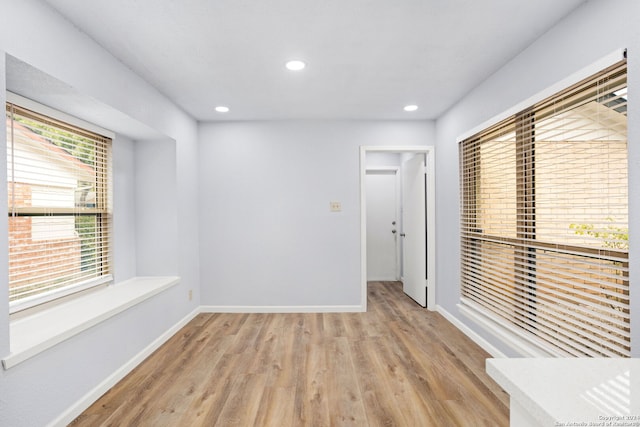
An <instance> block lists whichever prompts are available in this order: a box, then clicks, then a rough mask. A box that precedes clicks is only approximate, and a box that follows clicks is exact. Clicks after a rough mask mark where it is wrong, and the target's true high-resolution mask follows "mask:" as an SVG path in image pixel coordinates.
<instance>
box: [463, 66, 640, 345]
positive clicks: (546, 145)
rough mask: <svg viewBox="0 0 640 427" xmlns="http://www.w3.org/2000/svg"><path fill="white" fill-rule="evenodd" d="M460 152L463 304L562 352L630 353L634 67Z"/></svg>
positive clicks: (567, 93)
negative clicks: (630, 84)
mask: <svg viewBox="0 0 640 427" xmlns="http://www.w3.org/2000/svg"><path fill="white" fill-rule="evenodd" d="M459 149H460V174H461V176H460V185H461V293H462V295H461V302H462V304H463V306H466V307H467V308H470V309H472V310H474V311H475V312H476V313H480V314H481V315H483V316H485V317H488V318H490V319H492V320H493V321H495V322H497V323H498V324H500V325H501V326H503V327H506V328H507V329H509V330H511V331H512V332H513V333H515V334H517V335H518V336H519V337H520V338H524V339H526V340H528V341H529V342H531V343H534V344H536V345H537V346H539V347H542V348H544V349H545V350H546V351H547V352H549V353H551V354H556V355H560V356H594V357H602V356H615V357H620V356H622V357H625V356H629V355H630V335H631V331H630V323H629V280H628V219H627V200H628V193H627V182H628V181H627V72H626V61H622V62H620V63H618V64H615V65H613V66H612V67H609V68H607V69H606V70H603V71H602V72H601V73H598V74H597V75H594V76H592V77H591V78H589V79H586V80H584V81H582V82H580V83H578V84H576V85H574V86H572V87H571V88H568V89H566V90H564V91H562V92H561V93H558V94H556V95H555V96H553V97H551V98H549V99H546V100H544V101H542V102H540V103H538V104H536V105H533V106H531V107H530V108H528V109H526V110H524V111H521V112H520V113H518V114H515V115H514V116H511V117H509V118H507V119H505V120H503V121H502V122H500V123H497V124H496V125H494V126H491V127H490V128H488V129H485V130H483V131H481V132H480V133H478V134H476V135H473V136H471V137H469V138H467V139H464V140H463V141H461V142H460V146H459Z"/></svg>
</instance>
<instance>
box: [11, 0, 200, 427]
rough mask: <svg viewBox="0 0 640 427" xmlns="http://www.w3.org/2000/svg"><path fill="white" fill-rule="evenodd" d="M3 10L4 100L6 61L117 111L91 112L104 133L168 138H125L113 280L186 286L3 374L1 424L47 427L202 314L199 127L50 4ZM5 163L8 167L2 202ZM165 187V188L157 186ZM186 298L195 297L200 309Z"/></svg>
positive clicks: (117, 163)
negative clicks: (176, 280) (171, 277)
mask: <svg viewBox="0 0 640 427" xmlns="http://www.w3.org/2000/svg"><path fill="white" fill-rule="evenodd" d="M0 10H1V12H0V58H2V59H1V60H0V82H1V83H0V102H2V103H4V101H5V90H4V85H5V74H6V70H5V67H4V64H5V53H7V54H10V55H12V56H13V57H15V58H17V59H19V60H21V61H24V62H26V63H28V64H30V65H31V66H33V67H35V68H37V69H39V70H41V71H43V72H44V73H47V74H48V75H50V76H52V77H54V78H55V79H57V80H59V81H62V82H64V83H65V84H67V85H69V86H70V87H72V88H73V89H74V91H75V96H76V99H77V94H78V93H80V94H83V96H86V97H87V99H90V100H91V102H88V103H87V105H97V104H100V105H104V106H107V107H108V108H107V109H105V110H104V111H111V112H117V114H102V110H100V111H97V112H89V113H92V114H87V115H88V116H91V117H92V121H94V122H95V123H96V124H97V125H100V126H102V127H104V128H107V129H109V128H112V129H115V128H116V127H117V126H118V123H115V122H114V118H118V117H119V118H122V117H126V119H127V126H130V125H131V124H132V123H133V122H136V123H140V127H141V128H144V129H145V132H146V130H148V129H152V130H153V134H154V135H161V136H162V137H161V138H159V139H161V142H159V141H155V140H154V141H136V142H134V141H131V140H130V138H126V136H127V135H118V136H117V137H116V138H115V141H114V150H113V151H114V153H113V156H114V187H115V188H114V233H115V237H114V244H115V250H114V258H115V260H114V262H115V266H114V269H115V274H116V277H117V279H118V280H122V279H126V278H127V277H131V276H133V275H137V274H141V272H142V273H144V274H169V273H171V274H179V275H180V276H181V277H182V281H181V283H180V285H178V286H176V287H174V288H171V289H170V290H168V291H166V292H163V293H161V294H159V295H156V296H155V297H153V298H151V299H149V300H147V301H145V302H143V303H141V304H139V305H137V306H135V307H134V308H132V309H130V310H127V311H126V312H124V313H121V314H119V315H117V316H115V317H113V318H111V319H110V320H108V321H106V322H103V323H101V324H100V325H98V326H95V327H93V328H91V329H89V330H87V331H85V332H83V333H81V334H79V335H77V336H75V337H74V338H72V339H69V340H67V341H65V342H63V343H61V344H59V345H57V346H55V347H53V348H51V349H49V350H47V351H45V352H43V353H41V354H39V355H38V356H36V357H34V358H32V359H29V360H27V361H25V362H23V363H21V364H19V365H17V366H15V367H13V368H11V369H9V370H6V371H5V370H0V425H7V426H36V425H37V426H40V425H46V424H47V423H49V422H51V421H52V420H54V419H55V418H56V417H58V416H59V415H60V414H61V413H63V412H64V411H65V410H67V409H68V408H69V407H71V406H72V405H74V404H76V403H77V402H78V401H79V400H80V399H82V398H83V396H85V395H86V394H87V393H89V392H90V390H92V389H93V388H94V387H96V386H97V385H98V384H100V383H101V382H102V381H104V380H105V379H106V378H107V377H108V376H109V375H111V374H112V373H114V372H115V371H116V370H117V369H118V368H120V367H121V366H123V365H124V364H125V363H126V362H127V361H129V360H130V359H131V358H132V357H133V356H135V355H136V354H138V353H139V352H140V351H141V350H142V349H144V348H145V347H147V346H148V345H149V344H150V343H152V342H153V341H154V340H155V339H156V338H158V337H159V336H160V335H161V334H163V333H164V332H166V331H167V330H169V329H170V328H171V327H172V326H173V325H175V324H176V323H178V322H179V321H180V320H181V319H183V318H184V317H185V316H187V315H188V314H189V313H191V312H192V311H193V309H195V308H196V307H197V306H198V305H199V300H198V298H199V293H198V283H199V269H198V230H197V226H198V212H197V207H198V206H197V192H198V188H197V187H198V181H197V179H198V177H197V172H196V169H195V167H194V165H195V164H196V163H197V141H196V138H197V126H196V123H195V121H194V120H192V119H191V118H190V117H188V116H187V115H186V114H185V113H184V112H182V111H181V110H179V109H178V108H176V107H175V106H174V105H173V104H172V103H171V102H170V101H168V100H167V99H166V98H165V97H164V96H163V95H162V94H160V93H159V92H157V91H156V90H155V89H154V88H153V87H152V86H151V85H149V84H148V83H146V82H145V81H143V80H142V79H140V78H139V77H138V76H136V75H134V74H133V73H132V72H131V71H130V70H129V69H128V68H126V67H125V66H124V65H123V64H122V63H120V62H119V61H117V60H115V59H114V58H113V57H112V56H110V55H109V54H108V53H107V52H106V51H104V50H103V49H102V48H101V47H100V46H99V45H97V44H96V43H95V42H93V41H92V40H91V39H90V38H88V37H86V36H85V35H84V34H82V33H81V32H79V31H78V30H77V29H76V28H75V27H74V26H73V25H70V24H69V23H68V22H67V21H65V20H64V19H63V18H62V17H61V16H60V15H58V14H57V13H55V12H54V11H52V10H51V9H50V8H49V7H48V6H47V5H46V4H45V3H44V2H41V1H36V0H21V1H12V0H0ZM18 34H19V36H18ZM70 99H73V98H70ZM59 104H62V105H56V108H59V109H64V108H63V107H64V100H62V101H61V102H60V103H59ZM71 107H73V106H70V109H74V108H71ZM75 107H77V105H76V106H75ZM76 109H77V108H76ZM4 126H5V124H4V122H2V124H0V143H4V139H5V129H4ZM142 133H144V132H142ZM169 141H170V142H169ZM155 142H157V143H158V145H157V146H156V145H155V144H154V143H155ZM149 155H153V156H155V158H154V161H153V163H151V164H148V165H146V164H143V160H140V159H141V157H148V156H149ZM2 156H4V154H2ZM5 164H6V161H0V165H2V166H0V196H2V195H3V194H4V199H6V178H5V177H6V171H5V169H4V168H5V166H4V165H5ZM145 165H146V166H147V167H146V168H145V167H144V166H145ZM158 165H162V167H158ZM156 180H158V181H156ZM155 182H160V183H161V184H162V185H163V186H164V187H165V188H164V189H163V188H157V187H155V185H152V184H155ZM154 188H155V189H154ZM145 202H148V203H145ZM149 207H155V208H158V207H159V208H160V209H161V212H160V213H159V214H158V215H159V216H158V217H157V218H154V220H156V221H157V222H155V223H153V224H154V225H155V226H157V227H158V228H159V229H158V230H156V232H155V233H152V232H150V230H149V228H148V227H147V226H148V223H146V217H143V215H147V214H148V208H149ZM167 207H168V208H167ZM165 209H166V212H164V211H163V210H165ZM1 215H5V217H6V205H2V204H0V216H1ZM158 218H159V219H158ZM165 221H166V222H165ZM160 227H161V228H160ZM6 233H7V230H6V222H2V221H0V238H2V236H4V238H5V239H6ZM160 239H162V240H161V241H160ZM155 255H157V258H155ZM0 259H4V260H6V259H7V248H6V246H1V245H0ZM158 261H160V262H161V263H162V265H161V266H160V262H158ZM1 264H2V265H0V284H1V285H2V287H3V288H5V289H6V281H7V275H8V273H7V266H6V265H5V264H6V263H4V262H3V263H1ZM188 290H193V291H194V298H193V300H192V301H189V300H188V298H187V295H188ZM0 295H1V296H0V307H2V306H4V307H8V302H7V294H6V292H2V293H0ZM8 319H9V317H8V309H6V310H0V355H5V354H7V353H8V351H9V336H8V326H9V320H8Z"/></svg>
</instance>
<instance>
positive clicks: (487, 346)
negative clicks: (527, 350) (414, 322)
mask: <svg viewBox="0 0 640 427" xmlns="http://www.w3.org/2000/svg"><path fill="white" fill-rule="evenodd" d="M436 311H437V312H438V313H440V314H442V316H443V317H444V318H445V319H447V320H448V321H449V322H451V323H453V325H454V326H455V327H456V328H458V329H460V330H461V331H462V333H464V334H465V335H466V336H468V337H469V338H470V339H471V340H472V341H473V342H475V343H476V344H478V345H479V346H480V347H482V349H483V350H484V351H486V352H487V353H489V354H490V355H491V356H493V357H500V358H504V357H507V356H506V355H505V354H504V353H503V352H501V351H500V350H498V349H497V348H496V347H495V346H493V344H491V343H490V342H489V341H487V340H485V339H484V338H482V337H481V336H480V335H478V334H477V333H476V332H474V331H473V330H472V329H471V328H469V327H468V326H467V325H465V324H464V323H462V322H461V321H460V320H459V319H458V318H457V317H455V316H454V315H453V314H451V313H449V312H448V311H447V310H445V309H444V308H443V307H442V306H440V305H437V306H436Z"/></svg>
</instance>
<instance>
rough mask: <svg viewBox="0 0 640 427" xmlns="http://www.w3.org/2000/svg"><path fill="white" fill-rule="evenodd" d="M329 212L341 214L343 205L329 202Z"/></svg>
mask: <svg viewBox="0 0 640 427" xmlns="http://www.w3.org/2000/svg"><path fill="white" fill-rule="evenodd" d="M329 210H330V211H331V212H340V211H342V203H340V202H329Z"/></svg>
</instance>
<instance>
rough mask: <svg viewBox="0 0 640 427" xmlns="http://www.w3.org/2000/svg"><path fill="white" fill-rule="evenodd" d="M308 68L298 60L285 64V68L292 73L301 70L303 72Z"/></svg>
mask: <svg viewBox="0 0 640 427" xmlns="http://www.w3.org/2000/svg"><path fill="white" fill-rule="evenodd" d="M306 66H307V64H305V63H304V62H302V61H298V60H293V61H289V62H287V63H286V64H285V67H287V70H291V71H300V70H303V69H304V67H306Z"/></svg>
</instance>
